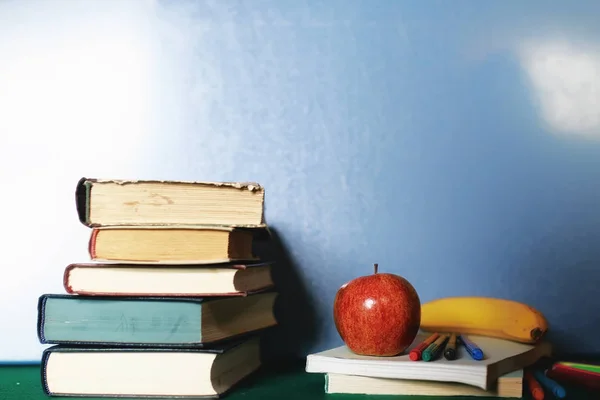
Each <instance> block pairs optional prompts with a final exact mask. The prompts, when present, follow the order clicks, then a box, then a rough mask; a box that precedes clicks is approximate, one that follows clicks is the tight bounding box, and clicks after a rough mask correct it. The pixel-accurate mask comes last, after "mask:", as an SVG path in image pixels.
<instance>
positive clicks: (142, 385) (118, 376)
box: [42, 337, 261, 398]
mask: <svg viewBox="0 0 600 400" xmlns="http://www.w3.org/2000/svg"><path fill="white" fill-rule="evenodd" d="M260 364H261V360H260V346H259V339H258V338H257V337H253V338H250V339H248V340H245V341H241V342H235V343H232V342H230V343H228V344H227V345H224V346H220V347H214V348H211V349H198V348H179V349H166V348H102V347H91V348H85V347H64V346H54V347H50V348H48V349H46V350H45V351H44V353H43V356H42V387H43V390H44V392H45V393H46V394H47V395H49V396H61V397H62V396H64V397H73V396H75V397H146V398H203V397H219V396H222V395H223V394H225V393H227V392H228V391H230V390H231V389H232V388H233V387H234V386H235V385H237V384H238V383H239V382H240V381H242V380H243V379H244V378H246V377H247V376H248V375H250V374H251V373H253V372H254V371H256V370H257V369H258V368H259V367H260Z"/></svg>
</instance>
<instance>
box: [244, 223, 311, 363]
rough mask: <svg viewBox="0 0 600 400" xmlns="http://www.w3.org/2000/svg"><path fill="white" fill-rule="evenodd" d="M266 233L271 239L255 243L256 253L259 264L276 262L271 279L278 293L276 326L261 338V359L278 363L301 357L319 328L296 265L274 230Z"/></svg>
mask: <svg viewBox="0 0 600 400" xmlns="http://www.w3.org/2000/svg"><path fill="white" fill-rule="evenodd" d="M269 229H270V230H271V238H270V239H269V240H261V241H257V243H256V245H255V253H256V255H257V256H259V257H260V258H261V259H262V260H271V261H274V262H275V264H274V266H273V272H272V277H273V281H274V283H275V287H276V291H277V292H278V293H279V296H278V298H277V300H276V303H275V317H276V319H277V321H278V326H277V327H275V328H272V329H269V330H267V331H265V332H264V333H263V334H262V356H263V360H264V362H265V363H269V362H278V363H279V362H281V361H293V360H296V359H298V358H302V357H304V356H305V354H306V349H308V348H309V347H310V346H311V345H312V344H314V342H315V341H316V340H317V337H318V336H319V330H320V329H321V328H322V327H321V326H319V324H318V319H317V310H316V308H315V303H314V301H313V299H312V297H311V295H310V293H309V291H308V290H307V288H306V286H305V282H304V281H303V279H302V277H301V275H300V274H299V270H298V268H299V267H298V265H297V264H296V263H295V261H294V259H293V257H292V255H291V254H290V252H289V251H288V249H287V247H286V246H285V244H284V242H283V240H282V238H281V236H279V234H278V232H277V230H276V229H274V228H273V227H270V228H269Z"/></svg>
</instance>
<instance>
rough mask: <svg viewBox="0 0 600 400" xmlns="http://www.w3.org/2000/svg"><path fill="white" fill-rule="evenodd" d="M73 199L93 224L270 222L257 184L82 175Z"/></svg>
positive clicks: (247, 224) (256, 224)
mask: <svg viewBox="0 0 600 400" xmlns="http://www.w3.org/2000/svg"><path fill="white" fill-rule="evenodd" d="M75 199H76V205H77V213H78V216H79V220H80V221H81V223H83V224H84V225H86V226H89V227H102V226H121V225H222V226H234V227H249V228H253V227H264V226H266V224H265V218H264V199H265V191H264V188H263V187H262V186H261V185H259V184H258V183H248V182H203V181H197V182H196V181H173V180H172V181H161V180H116V179H89V178H81V179H80V180H79V182H78V183H77V187H76V191H75Z"/></svg>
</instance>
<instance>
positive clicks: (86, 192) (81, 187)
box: [75, 178, 92, 227]
mask: <svg viewBox="0 0 600 400" xmlns="http://www.w3.org/2000/svg"><path fill="white" fill-rule="evenodd" d="M91 190H92V181H91V180H90V179H87V178H81V179H80V180H79V181H78V182H77V187H76V188H75V207H76V209H77V217H78V218H79V222H81V223H82V224H83V225H85V226H87V227H89V226H91V224H90V193H91Z"/></svg>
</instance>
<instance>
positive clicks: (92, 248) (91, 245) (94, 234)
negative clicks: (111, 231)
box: [88, 228, 99, 260]
mask: <svg viewBox="0 0 600 400" xmlns="http://www.w3.org/2000/svg"><path fill="white" fill-rule="evenodd" d="M98 232H99V230H98V229H95V228H94V229H92V234H91V235H90V241H89V243H88V253H89V254H90V257H91V258H92V260H95V259H96V241H97V240H98Z"/></svg>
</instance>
